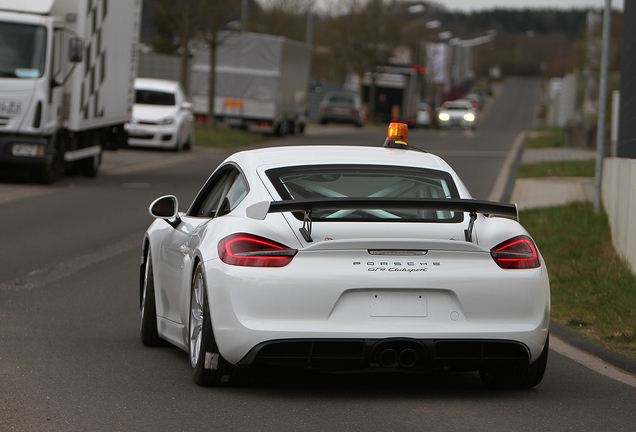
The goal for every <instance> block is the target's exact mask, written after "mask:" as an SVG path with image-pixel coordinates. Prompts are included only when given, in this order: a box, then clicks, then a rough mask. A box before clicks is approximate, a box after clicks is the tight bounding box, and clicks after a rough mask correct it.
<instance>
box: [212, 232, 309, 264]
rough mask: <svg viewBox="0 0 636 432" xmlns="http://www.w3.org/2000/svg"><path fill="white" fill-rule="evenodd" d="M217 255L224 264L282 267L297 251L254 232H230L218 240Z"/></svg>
mask: <svg viewBox="0 0 636 432" xmlns="http://www.w3.org/2000/svg"><path fill="white" fill-rule="evenodd" d="M218 251H219V257H220V258H221V261H223V262H224V263H226V264H230V265H236V266H246V267H284V266H286V265H287V264H289V263H290V262H291V260H292V259H293V258H294V256H296V254H297V253H298V250H297V249H291V248H289V247H287V246H285V245H283V244H280V243H278V242H275V241H274V240H269V239H266V238H264V237H260V236H257V235H254V234H245V233H238V234H231V235H229V236H227V237H225V238H224V239H223V240H221V241H220V242H219V245H218Z"/></svg>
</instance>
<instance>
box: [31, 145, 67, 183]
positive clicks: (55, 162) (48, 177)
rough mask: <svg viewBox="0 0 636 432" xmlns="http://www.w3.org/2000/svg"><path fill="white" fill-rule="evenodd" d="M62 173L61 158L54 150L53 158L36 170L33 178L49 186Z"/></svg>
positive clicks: (62, 164) (62, 162)
mask: <svg viewBox="0 0 636 432" xmlns="http://www.w3.org/2000/svg"><path fill="white" fill-rule="evenodd" d="M63 171H64V160H62V156H61V155H60V153H59V152H58V151H57V149H56V151H55V154H54V155H53V158H52V159H51V160H50V161H47V162H46V163H45V164H44V165H43V166H41V167H39V168H38V169H37V171H36V172H35V178H36V181H38V182H40V183H43V184H47V185H50V184H52V183H53V182H55V180H57V179H58V177H59V176H60V175H61V174H62V172H63Z"/></svg>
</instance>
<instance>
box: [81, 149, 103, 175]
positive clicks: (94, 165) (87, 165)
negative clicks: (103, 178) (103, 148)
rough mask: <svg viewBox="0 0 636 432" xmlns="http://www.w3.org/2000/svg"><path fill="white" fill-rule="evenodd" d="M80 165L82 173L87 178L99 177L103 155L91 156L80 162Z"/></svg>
mask: <svg viewBox="0 0 636 432" xmlns="http://www.w3.org/2000/svg"><path fill="white" fill-rule="evenodd" d="M78 163H79V164H80V165H79V166H80V172H81V173H82V175H84V176H85V177H91V178H94V177H97V173H98V172H99V166H100V165H101V163H102V153H101V152H99V154H96V155H95V156H91V157H89V158H86V159H82V160H81V161H79V162H78Z"/></svg>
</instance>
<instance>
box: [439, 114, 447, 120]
mask: <svg viewBox="0 0 636 432" xmlns="http://www.w3.org/2000/svg"><path fill="white" fill-rule="evenodd" d="M439 119H440V120H441V121H449V120H450V115H448V114H447V113H439Z"/></svg>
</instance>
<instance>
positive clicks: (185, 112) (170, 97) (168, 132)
mask: <svg viewBox="0 0 636 432" xmlns="http://www.w3.org/2000/svg"><path fill="white" fill-rule="evenodd" d="M124 127H125V129H126V132H127V133H128V145H130V146H140V147H156V148H164V149H171V150H176V151H180V150H183V149H191V148H192V147H193V146H194V114H193V112H192V104H191V103H190V102H187V101H186V99H185V95H184V93H183V90H182V88H181V84H179V83H178V82H176V81H169V80H159V79H150V78H137V79H135V103H134V104H133V110H132V118H131V120H130V123H126V125H125V126H124Z"/></svg>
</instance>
